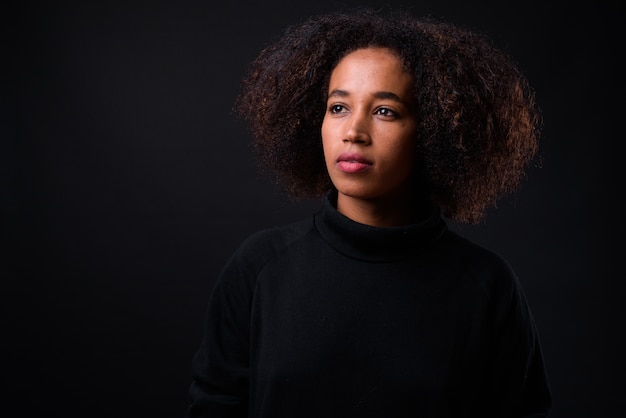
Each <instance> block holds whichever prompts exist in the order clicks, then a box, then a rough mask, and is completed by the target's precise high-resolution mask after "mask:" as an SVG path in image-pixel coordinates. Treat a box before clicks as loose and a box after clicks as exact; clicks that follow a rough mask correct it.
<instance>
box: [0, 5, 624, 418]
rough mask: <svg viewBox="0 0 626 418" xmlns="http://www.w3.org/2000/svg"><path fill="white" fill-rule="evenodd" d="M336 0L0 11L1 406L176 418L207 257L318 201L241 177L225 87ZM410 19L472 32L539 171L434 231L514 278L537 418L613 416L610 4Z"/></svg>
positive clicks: (197, 334) (618, 367) (615, 228)
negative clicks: (495, 61)
mask: <svg viewBox="0 0 626 418" xmlns="http://www.w3.org/2000/svg"><path fill="white" fill-rule="evenodd" d="M370 3H371V4H372V5H377V6H380V5H381V3H378V2H370ZM338 4H339V5H340V6H343V5H344V4H366V3H363V2H359V3H354V2H351V1H344V2H341V3H337V2H332V1H323V0H322V1H317V2H309V3H304V4H302V3H299V2H293V1H278V0H272V1H265V2H254V3H252V4H245V3H242V2H234V3H227V2H208V1H204V2H201V1H180V2H174V1H172V2H169V3H168V2H164V1H159V2H154V1H153V2H150V1H145V2H137V1H126V2H111V1H110V2H101V3H98V4H94V3H93V2H62V1H61V2H46V3H43V2H42V3H32V2H31V3H29V2H25V3H22V7H21V8H20V10H18V11H15V12H11V13H5V14H4V16H3V21H4V22H3V23H4V25H3V27H4V28H5V30H6V31H7V35H6V36H5V37H4V41H3V42H7V47H8V49H5V50H8V51H9V55H8V57H9V59H8V60H7V62H5V64H4V67H5V68H4V70H8V73H5V74H7V75H6V76H3V81H4V83H3V90H2V91H3V92H4V93H3V102H2V111H3V112H2V113H3V115H2V121H3V123H2V125H3V126H2V128H0V129H1V130H0V134H1V135H2V142H1V144H0V153H1V154H0V173H1V176H2V177H1V183H0V186H1V187H2V190H1V195H0V197H1V199H2V201H1V203H2V219H1V224H0V225H1V227H2V230H0V232H1V233H2V237H3V240H4V241H5V242H6V244H8V246H7V247H8V248H6V249H5V250H3V253H2V254H3V258H5V260H4V261H2V267H1V270H0V274H2V275H3V278H2V283H4V284H5V287H4V290H3V291H2V299H1V300H2V321H3V324H4V325H3V338H2V346H3V351H5V354H4V355H3V359H4V362H6V365H5V366H3V379H4V380H6V383H7V384H8V388H9V389H8V392H5V395H6V397H7V399H8V400H9V402H8V403H7V402H3V404H4V405H7V406H10V405H13V406H14V407H16V408H18V410H21V411H23V412H22V413H20V414H19V415H21V416H40V415H44V414H45V415H46V416H63V417H70V416H80V417H85V416H89V417H105V416H106V417H125V416H128V417H130V416H133V417H138V416H139V417H174V416H182V415H183V414H184V410H185V407H186V392H187V387H188V385H189V383H190V381H191V372H190V365H191V358H192V356H193V354H194V351H195V349H196V347H197V346H198V344H199V342H200V338H201V327H202V322H203V319H204V310H205V307H206V302H207V297H208V294H209V292H210V289H211V287H212V284H213V282H214V280H215V278H216V275H217V274H218V272H219V269H220V268H221V266H222V265H223V263H224V262H225V261H226V258H227V257H228V256H229V255H230V254H231V253H232V251H233V250H234V249H235V247H236V246H237V245H238V243H239V242H240V241H241V240H242V239H243V238H244V237H246V236H247V235H248V234H250V233H251V232H253V231H255V230H257V229H259V228H264V227H267V226H271V225H275V224H280V223H284V222H288V221H290V220H292V219H296V218H299V217H302V216H305V215H306V214H308V213H310V212H311V211H312V210H313V209H315V208H316V207H317V205H318V204H317V202H302V203H297V204H296V203H291V202H289V201H288V200H287V199H286V198H284V197H283V196H282V195H281V194H280V193H279V191H278V190H277V189H275V188H274V187H273V186H272V184H271V183H270V182H269V181H268V180H267V179H263V178H261V177H259V176H258V175H257V173H256V167H255V165H254V160H253V159H252V156H251V154H250V152H249V148H248V143H249V137H248V135H247V133H246V129H245V127H243V126H242V125H241V123H240V122H239V121H237V120H236V119H235V118H234V117H233V116H232V115H231V113H230V109H231V107H232V104H233V101H234V98H235V96H236V94H237V92H238V83H239V79H240V78H241V76H242V75H243V72H244V70H245V66H246V64H247V63H248V62H249V61H250V60H251V59H252V58H253V56H254V55H255V54H256V53H257V52H258V51H259V50H260V48H262V47H263V46H264V45H266V44H267V43H268V42H269V41H271V40H272V39H273V37H275V36H277V35H278V33H279V32H280V31H281V30H282V28H283V27H284V26H285V25H287V24H291V23H295V22H297V21H299V20H301V19H303V18H305V17H307V16H309V15H310V14H313V13H319V12H326V11H331V10H334V7H335V6H336V5H338ZM385 4H386V3H385ZM389 4H392V5H394V6H403V5H404V4H403V3H402V2H389ZM407 4H408V3H407ZM410 9H411V10H412V11H413V12H414V13H415V14H417V15H425V14H431V15H434V16H441V17H444V18H446V19H449V20H451V21H455V22H458V23H462V24H465V25H468V26H470V27H474V28H476V29H477V30H480V31H482V32H485V33H487V34H488V35H490V36H492V37H493V38H494V40H495V41H496V43H497V44H498V45H499V46H500V47H501V48H503V49H506V50H507V51H508V52H509V53H510V54H511V55H513V56H514V57H516V59H517V60H518V62H519V63H520V66H521V67H522V68H523V70H524V71H525V73H526V74H527V76H528V77H529V79H530V81H531V83H532V84H533V85H534V86H535V88H536V92H537V99H538V101H539V103H540V105H541V106H542V108H543V117H544V135H543V139H542V149H541V154H542V158H543V165H542V167H541V168H536V169H534V170H532V171H531V172H530V173H529V178H528V181H527V182H526V184H525V185H524V187H523V189H522V190H521V192H520V193H519V194H518V195H517V197H516V198H515V199H505V200H504V201H502V203H501V205H500V207H499V208H498V209H497V210H495V211H492V212H491V213H490V214H489V216H488V217H487V219H486V221H485V222H484V223H483V224H482V225H480V226H478V227H463V228H461V227H458V226H455V228H458V229H459V230H461V231H462V232H463V233H465V234H466V235H468V236H470V237H471V238H474V239H475V240H476V241H478V242H480V243H482V244H484V245H486V246H488V247H490V248H492V249H493V250H495V251H497V252H499V253H501V254H502V255H503V256H505V257H506V258H507V259H508V260H509V261H510V262H511V264H512V265H513V267H514V268H515V269H516V271H517V272H518V274H519V276H520V279H521V281H522V283H523V285H524V287H525V290H526V293H527V297H528V299H529V302H530V304H531V307H532V308H533V311H534V315H535V319H536V321H537V324H538V327H539V331H540V333H541V336H542V340H543V347H544V354H545V357H546V361H547V367H548V371H549V374H550V377H551V382H552V386H553V392H554V402H555V407H554V412H553V415H552V416H553V417H554V418H576V417H585V418H589V417H603V418H610V417H617V416H618V412H619V411H620V409H621V406H622V401H621V396H622V394H623V392H624V389H626V388H625V387H624V379H623V375H624V371H625V368H624V356H623V354H622V353H623V352H624V351H625V347H624V343H623V342H622V339H621V335H620V334H621V333H622V330H623V328H624V325H623V324H624V319H625V315H624V308H623V302H622V299H623V294H624V290H626V289H625V286H624V284H623V279H624V274H623V273H621V274H620V272H619V270H617V267H618V265H621V264H622V259H621V258H620V257H623V249H624V246H623V244H622V242H621V238H619V237H620V235H621V236H623V233H624V228H623V224H624V222H623V215H622V213H623V209H624V205H623V204H622V203H619V202H618V201H617V198H618V196H619V195H621V194H622V192H623V185H622V183H621V182H619V181H618V179H617V176H618V174H619V172H621V170H620V169H621V167H620V166H619V162H618V158H619V157H621V155H620V153H619V151H621V150H623V146H622V144H621V143H620V142H622V141H623V139H624V137H623V132H622V131H621V130H620V131H618V130H617V127H618V123H619V125H622V124H623V118H624V116H623V114H622V113H621V112H620V113H618V109H619V107H617V105H616V104H614V103H615V101H614V100H613V98H614V97H617V98H619V100H623V95H622V94H621V93H620V92H619V90H620V89H621V91H622V92H623V87H622V86H619V85H617V71H618V68H619V67H618V66H617V60H618V57H619V56H620V55H622V52H621V50H622V48H621V47H620V49H618V48H617V46H618V43H617V42H616V40H615V39H614V37H616V36H617V32H618V31H617V27H616V25H617V23H618V17H619V14H618V11H617V9H616V8H613V9H609V8H607V7H603V6H600V5H595V6H592V5H591V4H589V5H587V6H584V7H583V6H576V5H574V4H568V3H564V4H563V5H562V6H561V5H555V4H551V3H550V2H543V1H534V0H531V1H528V2H515V3H511V4H509V3H506V2H496V1H489V2H488V1H484V2H478V1H463V0H456V1H452V0H450V1H441V0H439V1H423V2H415V4H411V5H410ZM620 21H621V19H620ZM3 55H5V57H6V56H7V55H6V54H3ZM620 106H621V108H622V109H623V104H622V105H620ZM616 190H617V192H616ZM5 370H6V372H5ZM5 387H7V386H5Z"/></svg>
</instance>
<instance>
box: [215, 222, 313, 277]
mask: <svg viewBox="0 0 626 418" xmlns="http://www.w3.org/2000/svg"><path fill="white" fill-rule="evenodd" d="M313 230H314V225H313V217H312V216H311V217H309V218H307V219H304V220H301V221H298V222H293V223H290V224H287V225H282V226H275V227H271V228H265V229H262V230H259V231H257V232H255V233H253V234H252V235H250V236H248V237H247V238H246V239H245V240H244V241H243V242H242V243H241V244H240V245H239V247H238V248H237V249H236V250H235V252H234V253H233V255H232V256H231V258H230V260H229V262H228V263H227V268H228V266H233V265H235V266H236V267H237V269H245V270H247V271H248V272H249V273H252V271H256V272H258V271H260V270H261V269H262V268H263V266H265V265H266V264H267V263H269V262H270V261H271V260H273V259H274V258H275V257H278V256H280V254H282V253H284V252H285V251H287V250H288V249H289V248H290V247H292V246H293V245H296V244H297V243H298V242H300V241H302V240H305V239H306V238H307V236H309V234H310V233H311V232H312V231H313Z"/></svg>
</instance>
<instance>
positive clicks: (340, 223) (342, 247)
mask: <svg viewBox="0 0 626 418" xmlns="http://www.w3.org/2000/svg"><path fill="white" fill-rule="evenodd" d="M314 221H315V226H316V228H317V230H318V231H319V233H320V234H321V235H322V237H323V238H324V239H325V240H326V241H327V242H328V244H329V245H331V246H332V247H333V248H335V249H336V250H337V251H338V252H340V253H342V254H343V255H345V256H348V257H351V258H356V259H359V260H363V261H370V262H386V261H393V260H399V259H402V258H404V257H407V256H408V255H410V254H411V253H415V252H416V251H419V250H420V249H423V248H425V247H427V246H428V245H430V244H432V243H433V242H434V241H435V240H437V239H438V238H439V237H441V236H442V234H443V233H444V232H445V231H446V230H447V225H446V223H445V221H444V220H443V218H442V217H441V211H440V210H439V208H438V207H437V206H434V205H432V206H431V207H430V210H429V211H428V214H427V216H426V217H425V218H424V219H422V220H421V221H419V222H417V223H414V224H409V225H403V226H398V227H384V228H380V227H374V226H370V225H365V224H361V223H358V222H355V221H353V220H352V219H350V218H348V217H346V216H345V215H343V214H341V213H340V212H338V211H337V208H336V196H335V195H333V194H329V195H327V196H326V197H325V199H324V203H323V205H322V208H321V209H320V211H319V212H318V213H316V214H315V218H314Z"/></svg>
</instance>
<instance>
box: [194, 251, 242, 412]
mask: <svg viewBox="0 0 626 418" xmlns="http://www.w3.org/2000/svg"><path fill="white" fill-rule="evenodd" d="M250 277H252V275H251V272H250V271H247V269H246V268H245V262H244V260H242V257H241V256H239V255H238V254H237V253H236V254H235V255H234V256H233V257H232V258H231V260H230V261H229V262H228V263H227V265H226V266H225V268H224V270H223V271H222V273H221V274H220V277H219V278H218V280H217V282H216V285H215V288H214V289H213V292H212V294H211V297H210V299H209V305H208V310H207V317H206V321H205V328H204V337H203V339H202V343H201V345H200V347H199V349H198V351H197V353H196V355H195V357H194V359H193V363H192V370H193V381H192V384H191V387H190V389H189V397H190V405H189V408H188V410H187V414H186V418H196V417H211V418H226V417H228V418H231V417H232V418H235V417H237V418H239V417H241V418H243V417H247V416H248V392H249V323H250V304H251V299H252V292H253V289H254V284H253V283H252V280H251V279H250Z"/></svg>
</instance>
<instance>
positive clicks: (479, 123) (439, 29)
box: [234, 9, 541, 224]
mask: <svg viewBox="0 0 626 418" xmlns="http://www.w3.org/2000/svg"><path fill="white" fill-rule="evenodd" d="M367 47H383V48H388V49H390V50H392V51H394V52H395V53H396V54H397V55H398V57H399V58H400V59H401V61H402V63H403V65H404V67H405V69H406V70H407V71H408V72H409V73H410V74H412V76H413V84H414V95H415V102H416V103H417V106H416V110H415V112H416V115H415V116H416V119H417V123H418V128H417V132H418V133H417V135H418V136H419V138H418V139H419V140H418V141H417V142H418V149H417V150H416V152H417V156H418V157H417V158H418V164H419V169H420V172H419V175H420V177H421V178H420V184H422V185H424V184H425V185H426V187H427V192H428V195H429V196H430V199H431V200H432V201H434V202H436V203H437V204H438V205H439V206H440V207H441V209H442V213H443V214H444V215H445V216H447V217H449V218H451V219H453V220H455V221H458V222H461V223H472V224H475V223H478V221H479V220H480V219H482V218H483V216H484V214H485V211H486V210H487V209H489V208H491V207H495V205H496V201H497V200H498V199H499V198H501V197H502V196H503V195H505V194H508V193H511V192H513V191H515V190H517V189H518V188H519V186H520V184H521V181H522V179H523V178H524V177H525V172H526V169H527V168H528V166H529V165H530V163H531V162H532V161H533V160H534V158H535V157H536V154H537V147H538V144H537V142H538V138H539V134H540V120H541V118H540V111H539V108H538V106H537V104H536V101H535V95H534V91H533V90H532V89H531V87H530V85H529V83H528V81H527V79H526V77H525V76H524V75H523V74H522V72H521V70H520V69H519V67H518V66H517V64H516V63H515V62H514V61H513V60H512V59H511V57H509V56H508V55H507V54H506V53H504V52H503V51H501V50H499V49H497V48H496V47H495V46H494V44H493V42H492V41H491V40H490V39H489V38H487V37H486V36H484V35H483V34H480V33H477V32H475V31H472V30H469V29H467V28H464V27H462V26H460V25H457V24H452V23H449V22H445V21H443V20H441V19H432V18H430V17H421V18H418V17H414V16H412V15H410V14H409V13H407V12H401V11H397V10H396V11H391V12H388V13H385V14H384V13H382V12H377V11H373V10H371V9H359V10H355V11H352V12H344V11H342V12H336V13H329V14H324V15H319V16H314V17H311V18H309V19H307V20H305V21H303V22H301V23H299V24H296V25H292V26H290V27H288V28H286V30H285V31H284V32H283V33H282V35H281V36H280V37H279V38H278V39H277V40H276V41H275V42H273V43H272V44H270V45H269V46H267V47H266V48H265V49H263V50H262V51H261V52H260V54H259V55H258V56H257V57H256V59H255V60H254V61H253V62H252V63H251V64H250V67H249V70H248V73H247V74H246V76H245V77H244V78H243V80H242V84H241V87H242V91H241V94H240V95H239V96H238V98H237V100H236V102H235V107H234V110H235V112H236V113H237V114H238V115H239V116H241V117H242V118H243V119H244V120H245V121H246V122H248V123H249V126H250V128H251V134H252V136H253V142H252V145H253V149H254V152H255V153H256V155H257V157H258V159H259V163H260V167H263V168H265V169H269V171H270V172H272V173H273V174H274V175H275V176H276V180H277V182H278V183H279V184H281V185H282V186H283V187H284V189H285V191H286V192H287V194H288V195H289V196H291V197H292V198H298V197H308V198H312V197H317V196H322V195H323V194H325V193H326V192H327V191H329V190H331V189H332V188H333V186H332V183H331V181H330V177H329V175H328V172H327V169H326V165H325V162H324V156H323V150H322V141H321V125H322V121H323V118H324V114H325V110H326V100H327V95H328V91H327V90H328V84H329V80H330V75H331V72H332V70H333V69H334V68H335V66H336V65H337V64H338V62H339V61H340V60H341V59H342V58H343V57H344V56H346V55H347V54H348V53H350V52H352V51H355V50H357V49H361V48H367ZM421 191H422V192H423V189H421Z"/></svg>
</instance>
